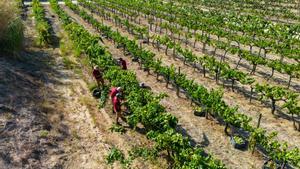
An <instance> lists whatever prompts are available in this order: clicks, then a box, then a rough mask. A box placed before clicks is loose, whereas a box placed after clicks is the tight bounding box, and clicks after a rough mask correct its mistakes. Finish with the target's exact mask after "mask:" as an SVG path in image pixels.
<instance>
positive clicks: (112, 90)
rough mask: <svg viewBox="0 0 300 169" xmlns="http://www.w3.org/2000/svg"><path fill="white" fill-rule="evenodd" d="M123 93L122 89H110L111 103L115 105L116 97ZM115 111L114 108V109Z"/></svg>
mask: <svg viewBox="0 0 300 169" xmlns="http://www.w3.org/2000/svg"><path fill="white" fill-rule="evenodd" d="M121 92H122V88H121V87H113V88H111V89H110V93H109V96H110V98H111V103H112V104H113V103H114V97H115V96H116V95H117V94H118V93H121ZM113 109H114V108H113ZM113 113H115V111H113Z"/></svg>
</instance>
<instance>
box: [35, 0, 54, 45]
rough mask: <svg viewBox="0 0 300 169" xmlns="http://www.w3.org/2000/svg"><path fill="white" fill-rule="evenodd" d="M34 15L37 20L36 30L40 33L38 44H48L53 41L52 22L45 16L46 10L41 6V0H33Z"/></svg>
mask: <svg viewBox="0 0 300 169" xmlns="http://www.w3.org/2000/svg"><path fill="white" fill-rule="evenodd" d="M32 10H33V15H34V18H35V21H36V23H35V24H36V30H37V33H38V37H37V39H36V40H37V44H38V45H39V46H46V45H48V44H50V43H51V33H50V28H51V26H50V24H49V23H48V22H47V20H46V18H45V10H44V8H43V7H42V6H41V4H40V1H39V0H33V1H32Z"/></svg>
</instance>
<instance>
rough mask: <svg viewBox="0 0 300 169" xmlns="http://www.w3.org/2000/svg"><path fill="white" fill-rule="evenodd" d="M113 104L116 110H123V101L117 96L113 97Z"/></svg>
mask: <svg viewBox="0 0 300 169" xmlns="http://www.w3.org/2000/svg"><path fill="white" fill-rule="evenodd" d="M113 106H114V111H115V112H119V111H121V101H120V99H118V98H117V97H116V96H115V97H114V98H113Z"/></svg>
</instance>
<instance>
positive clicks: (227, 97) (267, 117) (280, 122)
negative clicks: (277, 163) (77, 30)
mask: <svg viewBox="0 0 300 169" xmlns="http://www.w3.org/2000/svg"><path fill="white" fill-rule="evenodd" d="M82 9H83V8H82ZM85 11H87V12H89V11H88V10H85ZM93 16H94V17H95V18H96V19H98V20H99V21H100V17H98V16H97V15H95V14H94V15H93ZM104 23H105V24H106V25H109V26H111V27H112V28H113V29H115V30H116V28H115V25H114V24H112V23H111V22H107V21H104ZM118 30H119V31H120V33H122V34H123V35H125V36H128V37H129V38H130V39H134V37H133V36H132V35H131V34H129V33H128V32H127V31H126V30H125V29H118ZM144 47H145V48H146V49H148V50H150V51H152V52H153V53H155V55H156V57H157V58H161V59H162V62H163V63H164V64H165V65H168V66H170V65H172V64H173V65H175V66H176V67H181V71H182V72H183V73H185V74H186V75H187V77H188V78H190V79H194V80H195V82H197V83H198V84H201V85H203V86H205V87H206V88H208V89H216V88H218V87H220V86H221V85H217V84H216V83H215V80H214V79H210V78H204V77H203V75H202V74H201V73H200V72H195V71H194V69H193V68H192V67H191V66H188V65H184V64H183V62H182V61H181V60H178V59H173V58H172V57H170V56H166V55H165V54H164V51H163V50H161V51H160V52H159V51H158V50H157V48H154V47H153V46H151V45H144ZM170 53H171V52H170ZM223 98H224V101H225V102H226V103H227V104H229V105H231V106H239V110H240V112H242V113H244V114H246V115H247V116H249V117H252V118H253V120H252V125H253V126H256V124H257V121H258V115H259V113H262V115H263V118H262V121H261V127H262V128H265V129H267V130H268V131H269V132H273V131H276V132H278V139H279V140H281V141H287V142H288V143H289V145H291V146H299V145H300V133H299V132H298V131H296V130H295V129H294V128H293V124H292V121H290V120H287V119H286V117H285V116H283V117H277V116H273V115H272V114H271V112H270V108H268V107H266V106H264V105H263V104H261V102H260V101H253V102H252V103H249V99H248V98H247V97H246V96H244V95H243V94H240V93H237V92H232V91H231V90H230V89H229V88H225V89H224V96H223ZM291 138H293V139H291Z"/></svg>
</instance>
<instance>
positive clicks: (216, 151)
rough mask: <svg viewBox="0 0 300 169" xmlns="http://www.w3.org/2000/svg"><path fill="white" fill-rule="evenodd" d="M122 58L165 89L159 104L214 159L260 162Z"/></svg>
mask: <svg viewBox="0 0 300 169" xmlns="http://www.w3.org/2000/svg"><path fill="white" fill-rule="evenodd" d="M63 8H64V10H65V11H66V12H67V13H68V14H69V15H70V16H72V18H74V19H75V20H76V21H77V22H79V23H80V24H82V25H84V26H85V28H87V30H90V31H91V32H93V33H96V31H95V29H93V28H92V27H91V26H90V25H89V24H87V23H86V22H84V20H82V19H81V18H80V17H79V16H78V15H76V14H74V13H73V12H72V11H71V10H70V9H68V8H66V7H63ZM95 18H97V17H95ZM104 43H105V45H106V46H107V47H108V49H109V51H110V52H111V53H112V55H113V56H114V57H116V58H118V57H123V58H125V56H124V55H123V52H122V51H121V50H119V49H117V48H116V47H114V45H113V43H112V42H110V41H107V40H104ZM125 59H126V60H127V63H129V65H128V67H129V69H130V70H133V71H135V72H136V75H137V77H138V79H139V80H140V81H141V82H145V83H146V84H147V85H149V86H150V87H151V88H152V90H153V91H154V92H156V93H161V92H165V93H167V94H168V95H169V97H168V98H165V99H164V100H162V104H163V105H164V106H165V107H166V108H167V110H168V111H169V112H171V113H172V114H174V115H175V116H176V117H178V118H179V123H180V125H179V130H181V131H182V132H183V133H186V134H187V135H188V136H189V137H190V138H191V139H192V140H193V141H194V142H195V143H196V144H198V145H200V146H202V147H205V150H206V151H207V152H210V153H211V154H213V155H214V156H215V157H216V158H217V159H221V160H222V161H223V162H224V163H225V164H226V166H228V167H229V168H240V166H242V168H258V167H259V166H262V163H263V160H262V157H260V156H259V155H257V154H255V155H251V153H250V152H249V151H239V150H236V149H234V148H233V147H232V145H231V144H230V142H229V138H228V137H227V136H226V135H225V134H224V132H223V130H224V128H223V126H221V125H218V124H217V122H215V121H211V120H206V119H204V118H195V116H194V115H193V108H192V106H191V105H190V102H189V100H187V99H186V98H184V97H183V96H181V97H178V96H176V91H175V90H174V89H173V88H172V87H169V88H166V87H165V86H166V85H165V83H163V82H162V81H156V77H155V75H148V74H147V73H146V72H144V71H142V70H141V69H140V68H139V66H138V64H136V63H134V62H132V61H131V60H130V59H128V57H126V58H125Z"/></svg>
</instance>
